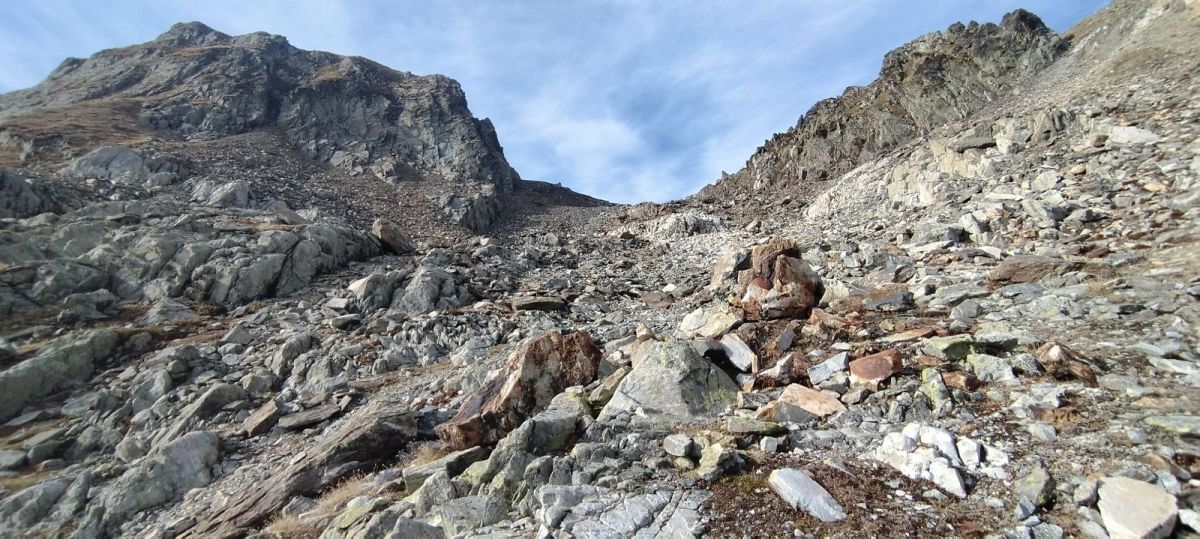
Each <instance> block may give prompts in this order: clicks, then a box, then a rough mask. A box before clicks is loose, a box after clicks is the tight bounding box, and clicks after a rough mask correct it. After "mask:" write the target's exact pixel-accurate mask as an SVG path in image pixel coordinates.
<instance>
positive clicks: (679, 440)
mask: <svg viewBox="0 0 1200 539" xmlns="http://www.w3.org/2000/svg"><path fill="white" fill-rule="evenodd" d="M695 447H696V446H695V443H693V442H692V437H691V436H688V435H686V434H671V435H669V436H667V437H666V438H663V451H666V452H667V454H668V455H671V456H673V457H689V456H692V454H693V453H694V452H695ZM22 456H24V455H22Z"/></svg>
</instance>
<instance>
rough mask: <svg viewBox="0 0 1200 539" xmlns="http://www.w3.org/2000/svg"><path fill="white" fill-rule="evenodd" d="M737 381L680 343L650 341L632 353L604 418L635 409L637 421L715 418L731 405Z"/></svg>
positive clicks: (688, 346)
mask: <svg viewBox="0 0 1200 539" xmlns="http://www.w3.org/2000/svg"><path fill="white" fill-rule="evenodd" d="M736 396H737V386H736V384H734V382H733V380H731V379H730V378H729V376H728V375H726V374H725V373H724V372H722V371H721V370H720V369H718V368H716V367H715V366H714V365H712V364H711V363H709V362H708V361H705V359H704V358H702V357H700V356H699V355H698V354H696V351H695V350H693V349H692V347H691V345H689V344H687V343H684V342H679V341H670V342H648V343H646V344H643V345H642V346H641V347H640V348H639V349H638V352H637V354H636V355H635V356H634V358H633V370H632V371H630V372H629V374H628V375H627V376H626V377H625V379H624V380H621V384H620V385H619V386H617V391H616V393H615V394H614V395H613V397H612V399H610V400H609V401H608V404H606V405H605V406H604V408H603V409H602V410H600V416H599V419H600V421H606V420H612V419H615V418H617V417H618V416H621V415H624V414H632V415H633V416H635V418H636V419H638V420H646V421H651V422H656V423H658V422H662V423H668V424H673V423H676V422H680V421H691V420H694V419H699V418H706V417H712V416H714V415H716V414H718V413H721V412H722V411H724V410H725V408H726V407H728V406H729V405H731V404H733V402H734V399H735V398H736Z"/></svg>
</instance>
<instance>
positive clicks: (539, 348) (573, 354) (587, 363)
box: [436, 331, 637, 449]
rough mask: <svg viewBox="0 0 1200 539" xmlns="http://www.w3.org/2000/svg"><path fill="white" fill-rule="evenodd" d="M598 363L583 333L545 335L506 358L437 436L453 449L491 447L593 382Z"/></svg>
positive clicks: (551, 333) (627, 377) (595, 348)
mask: <svg viewBox="0 0 1200 539" xmlns="http://www.w3.org/2000/svg"><path fill="white" fill-rule="evenodd" d="M600 357H601V354H600V349H599V348H597V347H596V345H595V344H594V343H593V342H592V338H591V336H589V335H588V334H587V332H585V331H576V332H574V333H568V334H565V335H564V334H562V333H559V332H557V331H551V332H548V333H544V334H542V335H540V336H537V337H534V338H531V339H528V340H526V341H525V342H524V343H522V344H521V346H520V347H519V348H518V349H517V351H516V352H514V353H513V354H512V355H511V356H509V358H508V361H507V362H506V364H505V367H504V370H503V371H502V372H501V373H499V374H498V375H496V376H493V377H492V378H490V379H488V380H487V381H486V382H485V383H484V384H483V386H482V387H480V388H479V389H478V390H476V391H475V392H474V393H472V394H470V395H469V396H468V397H467V398H466V399H465V400H464V401H463V404H462V406H461V407H460V408H459V410H458V413H457V414H456V415H455V416H454V417H453V418H451V419H450V420H449V421H446V422H445V423H443V424H441V425H438V427H437V429H436V431H437V435H438V437H440V438H441V439H442V440H444V441H446V442H447V443H448V444H449V445H450V447H452V448H454V449H465V448H469V447H474V446H477V445H482V444H491V443H495V442H496V441H497V440H499V439H500V438H502V437H504V434H505V433H507V432H508V431H510V430H512V429H514V428H516V427H517V426H518V425H520V424H521V422H523V421H524V420H525V418H527V417H529V416H532V415H534V414H536V413H537V412H539V411H541V410H543V409H545V407H546V406H547V405H548V404H549V403H550V401H551V399H553V398H554V396H555V395H557V394H558V393H559V392H561V391H562V390H564V389H566V388H568V387H571V386H579V385H586V384H588V383H590V382H591V381H592V380H594V379H595V378H596V375H597V373H598V371H599V367H600ZM636 372H637V368H636V367H635V368H634V370H633V372H630V374H629V375H628V376H626V377H625V380H622V381H621V384H620V385H619V386H618V389H617V394H620V392H621V390H620V387H622V386H624V384H625V382H626V381H627V380H629V378H630V377H632V376H634V374H635V373H636ZM613 398H614V399H616V398H617V397H616V396H614V397H613ZM609 405H612V401H611V400H610V401H609Z"/></svg>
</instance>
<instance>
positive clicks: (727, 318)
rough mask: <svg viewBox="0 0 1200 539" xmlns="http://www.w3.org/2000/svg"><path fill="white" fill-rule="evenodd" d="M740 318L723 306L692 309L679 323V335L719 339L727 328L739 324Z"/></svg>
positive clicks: (729, 328)
mask: <svg viewBox="0 0 1200 539" xmlns="http://www.w3.org/2000/svg"><path fill="white" fill-rule="evenodd" d="M741 322H742V319H741V318H740V317H739V316H737V315H735V314H733V313H731V312H729V311H728V310H726V309H724V308H718V309H713V310H705V309H703V308H700V309H696V310H695V311H692V312H691V313H689V314H688V315H687V316H685V317H684V318H683V321H682V322H680V324H679V332H678V334H679V337H680V338H684V339H688V338H692V337H694V336H697V335H699V336H701V337H705V338H709V339H720V338H721V336H722V335H725V334H726V333H728V332H729V330H731V329H733V328H734V327H735V326H737V325H738V324H740V323H741Z"/></svg>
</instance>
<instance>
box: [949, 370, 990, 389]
mask: <svg viewBox="0 0 1200 539" xmlns="http://www.w3.org/2000/svg"><path fill="white" fill-rule="evenodd" d="M942 381H943V382H945V383H946V387H950V388H953V389H957V390H959V391H975V390H976V389H979V386H981V385H982V384H981V383H980V381H979V379H978V378H976V377H975V375H973V374H971V373H969V372H963V371H954V372H946V373H942Z"/></svg>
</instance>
